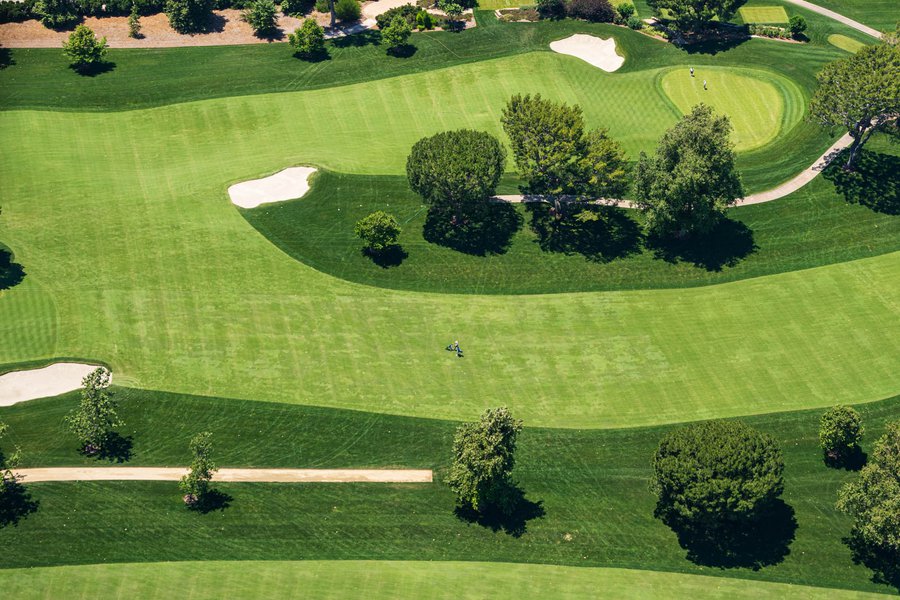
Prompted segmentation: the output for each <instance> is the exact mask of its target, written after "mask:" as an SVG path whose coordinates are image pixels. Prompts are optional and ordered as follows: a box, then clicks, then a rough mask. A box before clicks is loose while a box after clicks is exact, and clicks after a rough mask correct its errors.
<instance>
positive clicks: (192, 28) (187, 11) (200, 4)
mask: <svg viewBox="0 0 900 600" xmlns="http://www.w3.org/2000/svg"><path fill="white" fill-rule="evenodd" d="M215 6H216V0H166V4H165V12H166V16H168V17H169V24H170V25H171V26H172V29H174V30H175V31H177V32H178V33H194V32H198V31H206V29H207V28H208V27H209V24H210V20H211V18H212V11H213V8H215Z"/></svg>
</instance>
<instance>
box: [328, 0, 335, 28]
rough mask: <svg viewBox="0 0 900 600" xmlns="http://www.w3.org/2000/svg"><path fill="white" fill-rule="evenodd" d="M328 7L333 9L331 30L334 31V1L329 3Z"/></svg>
mask: <svg viewBox="0 0 900 600" xmlns="http://www.w3.org/2000/svg"><path fill="white" fill-rule="evenodd" d="M328 6H329V7H330V8H331V30H332V31H334V22H335V17H334V0H330V1H329V2H328Z"/></svg>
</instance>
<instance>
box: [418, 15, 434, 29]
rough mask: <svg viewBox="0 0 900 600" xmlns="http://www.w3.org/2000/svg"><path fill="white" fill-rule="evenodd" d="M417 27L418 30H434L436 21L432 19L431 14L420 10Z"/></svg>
mask: <svg viewBox="0 0 900 600" xmlns="http://www.w3.org/2000/svg"><path fill="white" fill-rule="evenodd" d="M416 27H417V28H418V29H426V30H429V29H434V20H433V19H432V18H431V13H429V12H428V11H427V10H420V11H419V14H417V15H416Z"/></svg>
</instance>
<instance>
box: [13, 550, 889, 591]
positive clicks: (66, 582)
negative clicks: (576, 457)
mask: <svg viewBox="0 0 900 600" xmlns="http://www.w3.org/2000/svg"><path fill="white" fill-rule="evenodd" d="M0 585H2V586H3V589H4V590H6V592H7V593H10V594H11V595H12V596H11V597H15V598H19V599H21V600H31V599H38V598H54V597H59V596H60V595H65V597H66V598H70V599H72V600H77V599H78V598H82V599H85V600H87V599H91V600H94V599H97V600H103V599H105V598H129V597H130V598H144V599H146V600H156V599H159V600H167V599H168V598H171V594H172V590H173V589H177V590H179V593H180V595H182V596H184V597H188V598H191V599H192V600H204V599H206V598H209V599H212V598H221V597H223V596H227V597H228V598H234V599H236V600H237V599H245V598H246V599H254V598H273V597H277V598H316V599H320V600H327V599H334V600H342V599H344V598H351V597H357V598H358V597H365V598H371V599H372V600H380V599H384V600H388V599H390V600H394V599H396V598H433V599H435V600H440V599H444V598H446V599H448V600H450V599H453V600H456V599H473V600H474V599H476V598H484V597H487V596H490V597H491V598H498V599H503V598H508V599H510V600H516V599H519V598H535V599H538V598H540V599H544V598H551V597H552V598H561V599H564V598H573V599H574V598H587V597H592V598H659V597H661V596H669V597H672V596H677V597H683V598H686V597H700V596H702V597H703V598H721V599H723V600H728V599H732V598H736V599H741V598H746V599H747V600H754V599H756V598H785V597H792V598H800V597H802V598H806V599H808V600H819V599H821V600H826V599H828V600H830V599H834V600H856V599H863V598H872V599H874V598H881V597H882V595H881V594H871V593H866V592H855V591H850V590H837V589H826V588H816V587H810V586H802V585H789V584H783V583H769V582H758V581H747V580H740V579H725V578H719V577H717V578H712V577H706V576H702V575H684V574H680V573H661V572H654V571H634V570H627V569H601V568H584V567H559V566H551V565H516V564H508V563H478V562H411V561H312V560H311V561H301V562H285V561H248V562H222V561H208V562H189V561H188V562H180V563H146V564H141V563H133V564H128V563H125V564H115V565H85V566H80V567H45V568H38V569H8V570H0Z"/></svg>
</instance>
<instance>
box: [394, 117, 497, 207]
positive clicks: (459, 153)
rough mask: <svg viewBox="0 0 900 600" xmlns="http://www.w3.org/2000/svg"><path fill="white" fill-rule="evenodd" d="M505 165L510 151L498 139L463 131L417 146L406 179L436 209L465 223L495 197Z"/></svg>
mask: <svg viewBox="0 0 900 600" xmlns="http://www.w3.org/2000/svg"><path fill="white" fill-rule="evenodd" d="M505 165H506V151H505V150H504V149H503V146H501V145H500V142H499V141H498V140H497V138H495V137H494V136H492V135H490V134H489V133H485V132H483V131H472V130H469V129H460V130H457V131H445V132H442V133H438V134H436V135H433V136H431V137H427V138H423V139H421V140H419V141H418V142H416V143H415V145H413V147H412V150H411V151H410V154H409V157H408V158H407V160H406V176H407V178H408V180H409V186H410V187H411V188H412V190H413V191H414V192H416V193H417V194H419V195H420V196H422V198H423V199H424V200H425V202H427V203H428V204H430V205H431V206H432V208H435V209H438V210H440V211H442V212H449V213H451V216H452V217H453V218H455V219H456V220H459V221H461V220H463V219H464V218H465V216H466V214H467V213H470V212H471V211H472V210H473V209H476V208H477V207H478V206H479V205H481V204H484V203H486V202H487V201H488V200H489V199H490V197H491V196H493V195H494V192H495V190H496V189H497V184H498V183H500V176H501V175H503V168H504V166H505Z"/></svg>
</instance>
